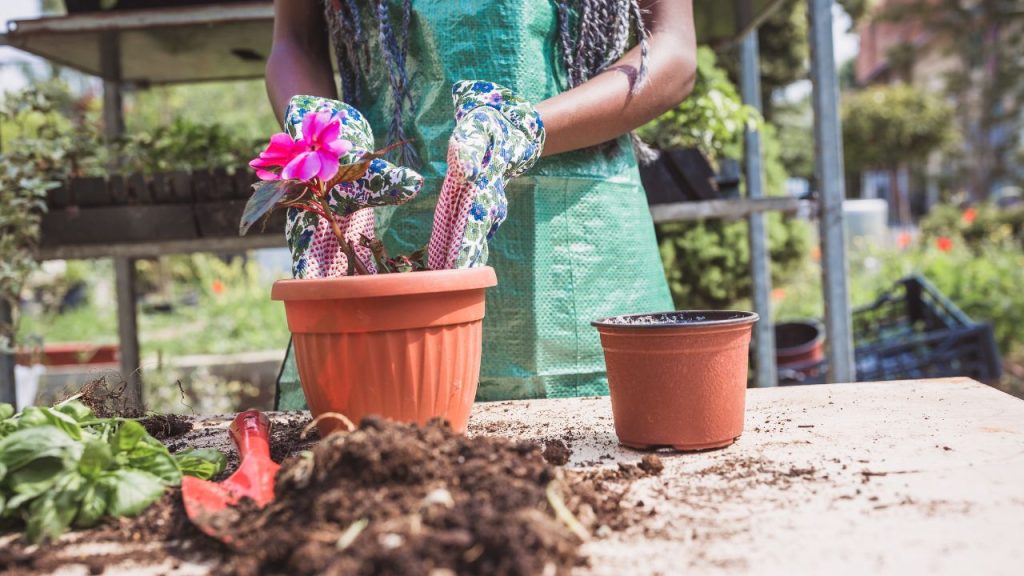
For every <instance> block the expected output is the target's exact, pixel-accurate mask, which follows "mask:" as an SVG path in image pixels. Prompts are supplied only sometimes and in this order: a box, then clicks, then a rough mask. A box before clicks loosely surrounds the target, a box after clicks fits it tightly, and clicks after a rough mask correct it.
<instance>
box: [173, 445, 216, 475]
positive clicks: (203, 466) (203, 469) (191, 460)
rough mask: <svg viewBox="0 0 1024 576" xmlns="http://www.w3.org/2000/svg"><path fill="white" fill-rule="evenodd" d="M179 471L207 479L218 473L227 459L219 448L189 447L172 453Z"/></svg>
mask: <svg viewBox="0 0 1024 576" xmlns="http://www.w3.org/2000/svg"><path fill="white" fill-rule="evenodd" d="M174 459H175V460H177V461H178V467H179V468H181V473H182V474H184V475H186V476H195V477H196V478H202V479H203V480H209V479H210V478H213V477H214V476H216V475H217V474H220V472H221V471H222V470H224V467H225V466H227V463H228V460H227V458H226V457H225V456H224V454H222V453H221V452H220V451H219V450H215V449H213V448H189V449H187V450H182V451H181V452H178V453H176V454H175V455H174Z"/></svg>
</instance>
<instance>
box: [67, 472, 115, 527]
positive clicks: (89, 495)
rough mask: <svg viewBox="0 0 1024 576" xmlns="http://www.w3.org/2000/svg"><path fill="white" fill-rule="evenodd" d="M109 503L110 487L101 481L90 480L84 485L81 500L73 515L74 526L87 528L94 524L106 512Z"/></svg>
mask: <svg viewBox="0 0 1024 576" xmlns="http://www.w3.org/2000/svg"><path fill="white" fill-rule="evenodd" d="M109 504H110V488H109V487H108V486H106V485H105V484H103V483H101V482H91V483H89V484H88V485H87V486H86V487H85V491H84V493H83V494H82V501H81V503H80V504H79V506H78V514H77V515H76V516H75V526H78V527H80V528H89V527H91V526H95V525H96V523H97V522H99V521H100V519H101V518H103V515H104V514H106V512H107V506H108V505H109Z"/></svg>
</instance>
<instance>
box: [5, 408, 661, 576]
mask: <svg viewBox="0 0 1024 576" xmlns="http://www.w3.org/2000/svg"><path fill="white" fill-rule="evenodd" d="M179 420H182V421H185V422H186V423H188V424H190V425H191V422H189V421H187V420H184V419H178V418H168V419H163V420H155V421H154V422H160V426H163V425H164V424H167V421H170V422H172V423H177V422H179ZM308 422H309V418H308V417H306V416H304V415H302V414H299V413H295V414H288V415H285V416H284V417H280V416H278V417H277V418H276V419H275V423H274V426H273V428H272V430H273V440H272V443H271V445H272V447H273V450H274V456H275V458H277V459H283V464H282V468H281V471H280V472H279V474H278V477H277V486H276V499H275V501H274V502H273V503H272V504H270V505H269V506H268V507H266V508H264V509H262V510H259V509H257V508H256V507H255V505H254V504H253V503H251V502H243V504H242V505H241V506H239V508H238V509H237V510H234V511H232V512H230V513H228V514H224V515H221V516H218V517H216V518H214V519H212V520H213V522H214V524H215V525H216V527H217V529H218V531H219V533H220V534H221V536H222V537H224V539H226V540H227V541H228V542H229V544H227V545H225V544H222V543H220V542H218V541H217V540H214V539H212V538H210V537H208V536H206V535H204V534H202V533H201V532H199V531H198V530H197V529H196V528H195V527H194V526H193V525H192V524H191V523H190V522H189V520H188V518H187V517H186V516H185V513H184V508H183V505H182V502H181V494H180V491H179V490H174V491H170V492H169V493H168V494H167V495H166V496H165V497H164V498H163V499H162V500H161V501H159V502H158V503H156V504H154V505H153V506H151V507H150V508H149V509H147V510H146V511H145V512H144V513H143V514H142V515H141V516H139V517H137V518H132V519H120V520H108V521H106V522H105V523H104V524H102V525H101V526H99V527H97V528H94V529H92V530H88V531H80V532H73V533H71V534H70V535H68V536H67V537H65V538H64V539H62V540H61V541H60V542H58V543H54V544H49V545H44V546H41V547H30V546H27V545H26V544H25V543H24V542H23V541H22V540H21V539H20V538H18V539H16V540H14V541H13V542H10V543H9V544H5V545H0V572H3V573H8V571H9V572H10V573H13V574H40V573H51V572H52V571H53V570H54V569H55V568H56V567H58V566H64V565H68V564H72V563H78V564H82V565H85V566H86V567H87V568H88V569H89V570H90V572H92V573H101V572H102V571H103V569H104V567H107V566H111V565H115V564H119V563H124V562H137V563H140V564H145V565H166V566H171V567H173V566H175V565H179V564H181V563H183V562H198V563H204V564H207V565H210V566H212V568H211V572H212V573H217V574H221V573H227V574H238V575H248V574H263V573H294V574H309V573H323V574H433V575H435V576H438V575H444V574H464V573H473V574H495V575H506V574H507V575H513V574H564V573H568V572H569V571H570V569H571V568H572V567H574V566H577V565H580V564H585V562H586V560H585V558H584V557H583V556H582V555H581V553H580V551H579V547H580V544H581V543H582V541H583V539H584V538H586V537H587V535H588V534H589V533H594V532H595V531H607V530H619V529H624V528H626V527H628V526H630V525H631V524H632V523H634V522H636V521H637V520H638V519H639V518H640V516H641V515H642V514H648V513H649V512H650V511H649V510H643V509H637V508H633V507H630V508H629V509H624V508H623V506H622V504H621V501H622V499H623V496H624V494H625V493H626V492H627V491H628V489H629V485H630V483H631V482H632V481H634V480H635V479H638V478H642V477H644V476H647V475H650V474H657V473H658V472H660V470H661V463H660V461H659V460H658V459H657V456H654V455H649V456H648V457H645V458H644V460H643V461H641V463H640V464H639V465H632V464H621V465H620V466H619V468H618V469H617V470H603V471H593V470H592V471H568V470H563V469H562V468H560V467H558V466H556V465H554V464H552V462H565V461H567V460H568V457H569V454H570V452H569V448H568V447H566V445H565V443H564V442H561V441H558V442H554V441H551V440H548V441H547V442H545V443H544V444H539V443H535V442H528V441H520V440H512V439H504V438H496V437H488V436H476V437H467V436H463V435H459V434H455V433H453V432H452V431H451V430H450V429H449V428H448V427H447V426H446V425H444V424H441V423H431V424H429V425H427V426H425V427H422V428H420V427H415V426H408V425H400V424H393V423H386V422H384V421H381V420H377V419H367V420H365V421H364V422H363V423H362V425H361V426H360V427H359V429H358V430H356V431H353V432H351V433H347V434H332V435H330V436H328V437H327V438H326V439H324V440H322V441H320V442H316V436H315V432H313V433H312V434H311V435H310V436H307V437H306V438H303V437H302V433H303V431H304V429H305V428H306V425H307V424H308ZM172 426H176V428H175V429H181V426H180V425H178V424H167V429H168V430H170V429H171V428H172ZM159 429H160V430H164V428H159ZM168 433H169V432H168ZM224 434H225V429H224V428H223V427H222V426H216V427H214V426H209V427H204V425H203V423H202V422H199V423H197V424H196V426H195V427H194V428H193V429H192V430H191V431H190V432H188V433H187V434H184V435H179V436H176V437H173V436H172V437H170V438H171V441H170V442H168V444H169V445H171V446H172V449H182V448H184V447H186V446H196V445H199V446H201V445H203V443H204V441H209V437H210V436H212V435H224ZM231 456H232V457H234V460H233V463H230V464H229V470H231V469H233V468H234V466H235V465H236V464H237V456H234V455H233V454H232V455H231ZM227 474H228V472H225V474H224V475H225V476H226V475H227ZM560 503H564V504H565V505H566V506H567V508H568V510H570V511H571V514H570V515H568V516H567V515H564V514H562V515H560V514H559V513H558V512H556V510H558V509H559V508H561V506H559V504H560ZM569 516H571V517H572V518H570V517H569ZM573 518H575V519H576V520H578V523H577V522H576V520H574V519H573ZM574 525H575V527H574ZM108 543H116V544H118V545H119V546H116V547H113V548H114V549H117V550H119V552H118V553H117V554H114V555H110V554H108V555H96V553H95V552H93V553H92V555H87V554H86V553H84V552H76V550H85V548H83V546H87V545H94V546H103V545H107V544H108ZM141 543H144V545H142V544H141ZM69 544H70V545H69Z"/></svg>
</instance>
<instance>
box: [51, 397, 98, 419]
mask: <svg viewBox="0 0 1024 576" xmlns="http://www.w3.org/2000/svg"><path fill="white" fill-rule="evenodd" d="M55 408H56V409H57V410H58V411H60V412H61V413H62V414H67V415H68V416H70V417H71V418H73V419H74V420H75V422H84V421H85V420H90V419H92V418H93V414H92V410H90V409H89V407H88V406H86V405H85V404H82V403H81V402H79V401H78V400H72V401H70V402H65V403H63V404H60V405H58V406H55Z"/></svg>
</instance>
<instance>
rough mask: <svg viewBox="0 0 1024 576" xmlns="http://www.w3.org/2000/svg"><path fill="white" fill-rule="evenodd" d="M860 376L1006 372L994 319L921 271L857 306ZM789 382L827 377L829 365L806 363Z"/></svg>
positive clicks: (986, 376) (989, 378) (984, 376)
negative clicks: (962, 305)
mask: <svg viewBox="0 0 1024 576" xmlns="http://www.w3.org/2000/svg"><path fill="white" fill-rule="evenodd" d="M852 327H853V339H854V346H855V348H854V357H855V362H856V367H857V380H858V381H861V382H866V381H877V380H906V379H916V378H940V377H951V376H967V377H970V378H974V379H976V380H980V381H982V382H995V381H997V380H999V377H1000V375H1001V373H1002V363H1001V361H1000V358H999V350H998V348H996V342H995V336H994V334H993V331H992V325H991V324H988V323H984V322H975V321H973V320H971V318H970V317H968V316H967V314H965V313H964V312H963V311H962V310H960V309H959V308H957V306H956V304H954V303H953V302H951V301H950V300H949V299H948V298H946V297H945V296H944V295H943V294H942V293H941V292H939V290H938V289H937V288H935V286H933V285H932V284H931V283H930V282H928V281H927V280H926V279H924V278H923V277H921V276H917V275H913V276H908V277H906V278H903V279H901V280H899V281H898V282H897V283H896V284H895V285H894V286H893V287H892V288H891V289H890V290H888V291H887V292H885V293H884V294H882V295H881V296H880V297H879V298H878V299H877V300H875V301H874V302H872V303H871V304H868V305H867V306H862V307H860V308H857V309H855V310H854V311H853V314H852ZM801 368H802V370H800V371H798V372H795V373H794V374H792V375H790V374H788V373H786V374H783V373H781V372H780V380H781V383H783V384H796V383H803V384H812V383H820V382H822V381H824V374H825V368H826V367H825V365H824V363H821V364H819V365H818V366H806V367H801Z"/></svg>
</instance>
